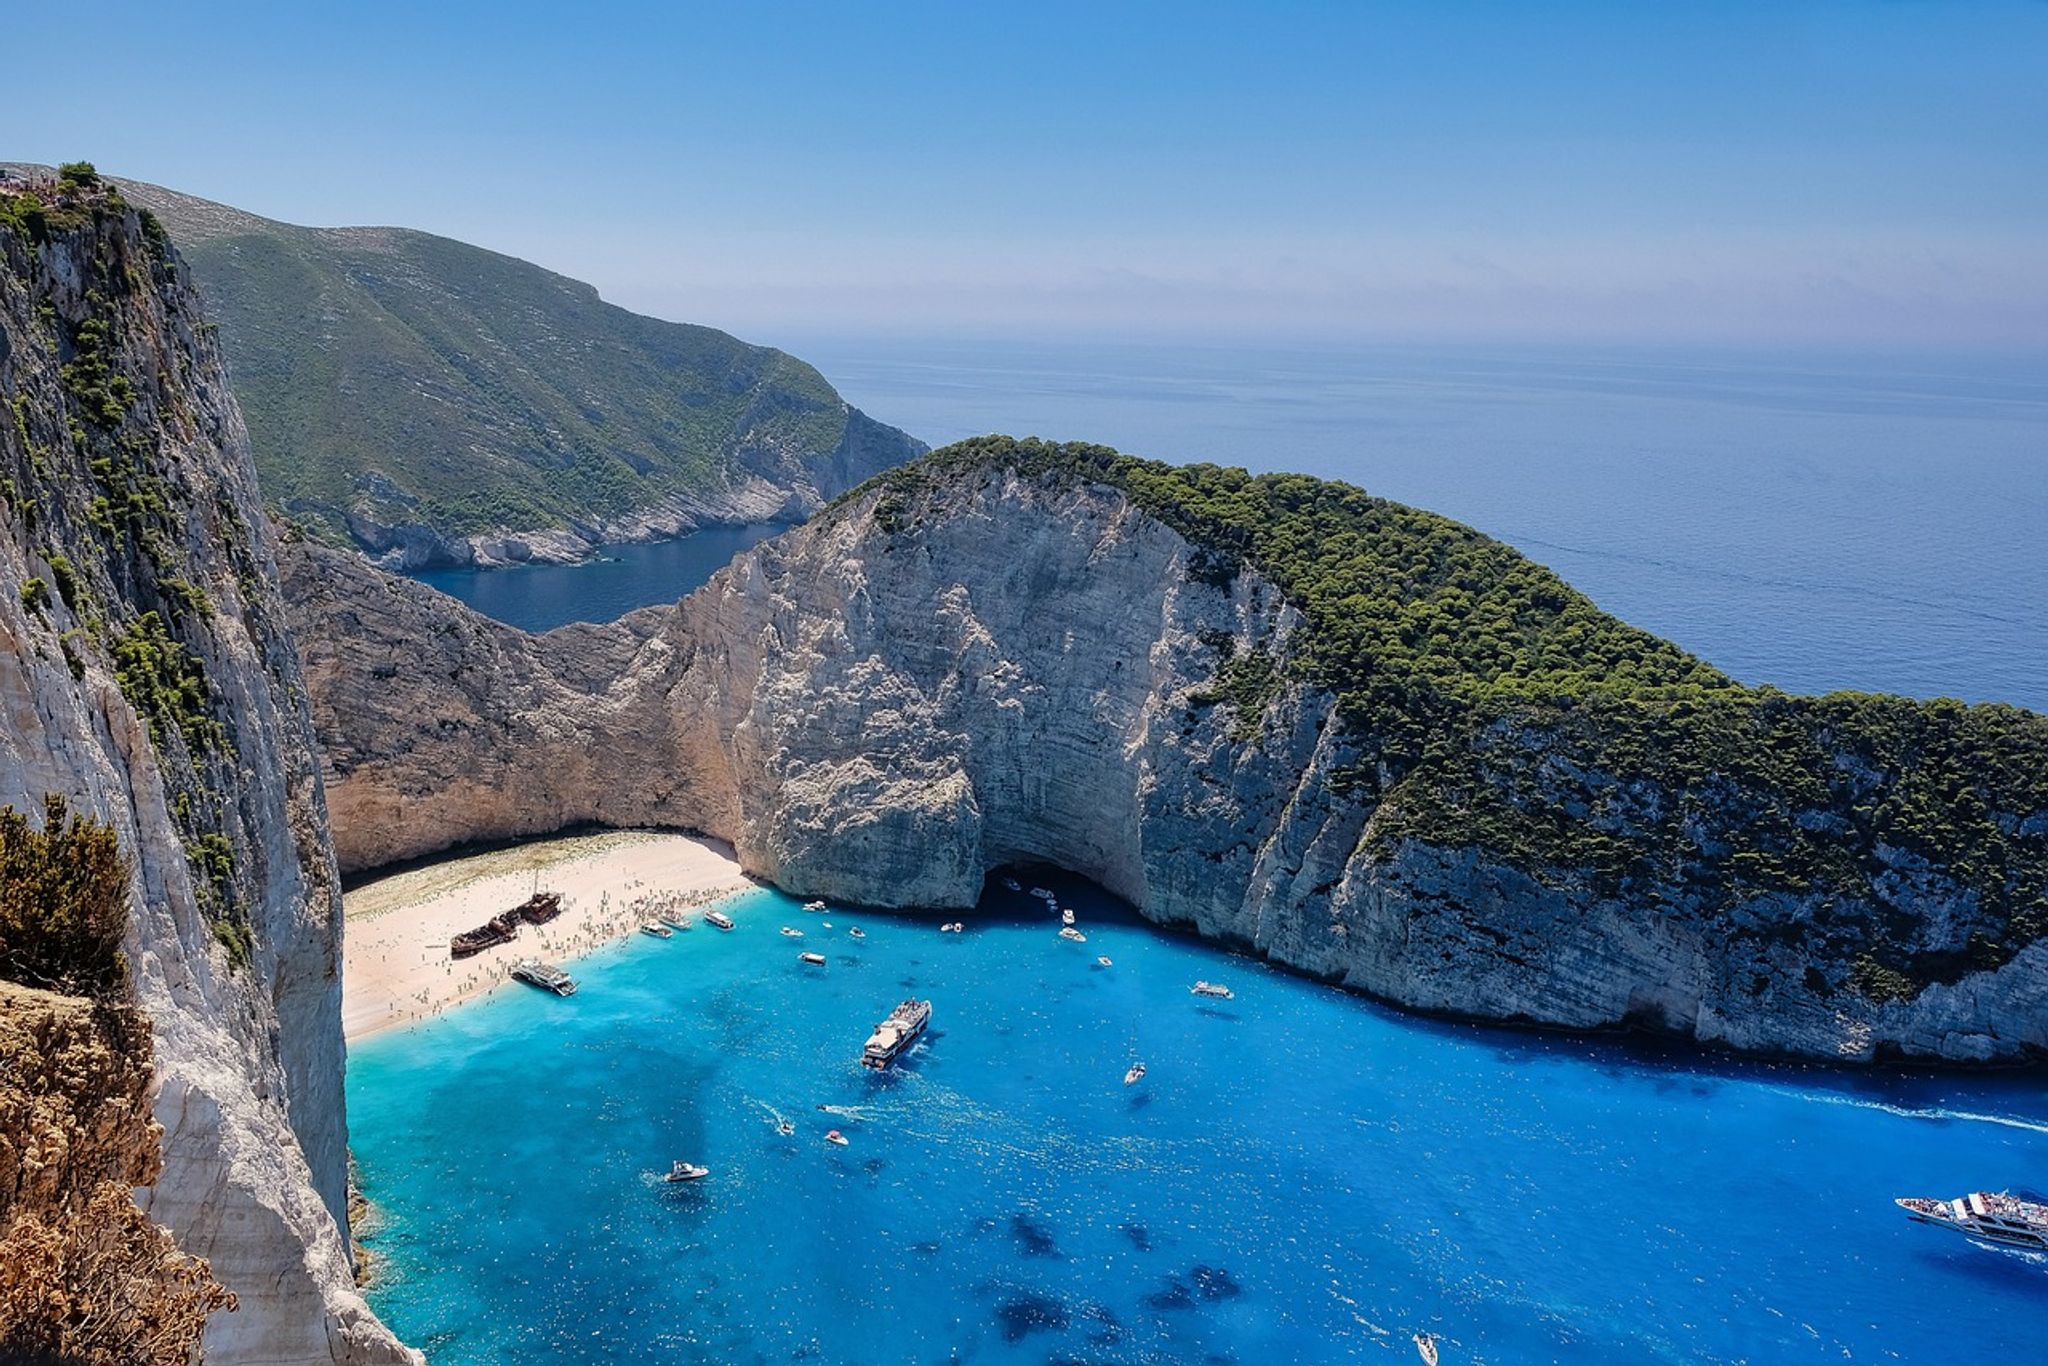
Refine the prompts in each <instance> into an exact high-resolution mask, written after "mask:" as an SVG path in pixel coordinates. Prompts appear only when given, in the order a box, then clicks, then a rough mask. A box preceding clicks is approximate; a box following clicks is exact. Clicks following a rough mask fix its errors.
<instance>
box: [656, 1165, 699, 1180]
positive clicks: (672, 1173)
mask: <svg viewBox="0 0 2048 1366" xmlns="http://www.w3.org/2000/svg"><path fill="white" fill-rule="evenodd" d="M709 1175H711V1168H709V1167H699V1166H696V1165H695V1164H693V1163H689V1162H677V1163H676V1164H675V1165H674V1166H672V1167H670V1168H669V1169H668V1175H667V1176H664V1177H662V1178H661V1179H662V1180H664V1181H702V1180H703V1179H704V1178H705V1177H707V1176H709Z"/></svg>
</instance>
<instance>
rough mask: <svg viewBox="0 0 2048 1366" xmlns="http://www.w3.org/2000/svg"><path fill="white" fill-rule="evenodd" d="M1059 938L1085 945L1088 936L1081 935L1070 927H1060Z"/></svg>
mask: <svg viewBox="0 0 2048 1366" xmlns="http://www.w3.org/2000/svg"><path fill="white" fill-rule="evenodd" d="M1060 938H1062V939H1065V940H1069V941H1071V942H1073V943H1076V944H1085V943H1087V942H1088V936H1087V935H1085V934H1083V933H1081V932H1080V931H1079V930H1077V929H1075V928H1074V927H1073V926H1072V925H1062V926H1060Z"/></svg>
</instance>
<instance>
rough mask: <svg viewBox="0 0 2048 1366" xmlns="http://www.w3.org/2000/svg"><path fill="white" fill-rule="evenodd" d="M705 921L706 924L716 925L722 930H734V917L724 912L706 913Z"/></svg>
mask: <svg viewBox="0 0 2048 1366" xmlns="http://www.w3.org/2000/svg"><path fill="white" fill-rule="evenodd" d="M704 920H705V923H706V924H711V925H716V926H718V928H719V929H721V930H729V929H731V928H732V917H731V916H729V915H727V914H726V913H725V912H724V911H706V912H704Z"/></svg>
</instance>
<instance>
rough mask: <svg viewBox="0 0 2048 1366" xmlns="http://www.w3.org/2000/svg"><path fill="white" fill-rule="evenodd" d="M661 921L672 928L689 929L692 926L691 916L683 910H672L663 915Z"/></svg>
mask: <svg viewBox="0 0 2048 1366" xmlns="http://www.w3.org/2000/svg"><path fill="white" fill-rule="evenodd" d="M661 923H662V924H664V925H666V926H668V927H669V928H670V929H672V930H687V929H689V928H690V917H688V916H686V915H684V914H683V913H682V912H681V911H670V912H668V913H667V914H666V915H663V916H662V917H661Z"/></svg>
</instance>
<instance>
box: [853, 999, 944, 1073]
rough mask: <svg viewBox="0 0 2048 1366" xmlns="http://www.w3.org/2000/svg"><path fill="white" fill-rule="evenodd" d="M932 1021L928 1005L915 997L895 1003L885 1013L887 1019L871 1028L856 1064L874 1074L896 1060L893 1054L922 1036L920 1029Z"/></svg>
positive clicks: (896, 1053)
mask: <svg viewBox="0 0 2048 1366" xmlns="http://www.w3.org/2000/svg"><path fill="white" fill-rule="evenodd" d="M931 1021H932V1003H931V1002H930V1001H920V1000H918V999H917V998H916V997H914V996H913V997H911V998H910V999H909V1000H907V1001H904V1002H902V1003H901V1004H899V1005H898V1006H897V1007H896V1008H895V1009H894V1010H892V1011H890V1012H889V1018H887V1019H886V1020H883V1021H882V1022H881V1023H880V1024H878V1025H876V1026H875V1032H874V1033H872V1034H870V1035H868V1041H867V1043H866V1044H865V1045H863V1046H862V1048H861V1050H860V1065H861V1066H862V1067H872V1068H875V1069H876V1070H877V1071H879V1070H880V1069H882V1068H884V1067H887V1066H888V1065H889V1064H890V1063H892V1062H894V1061H896V1058H897V1055H899V1054H900V1053H902V1052H903V1050H904V1049H906V1048H908V1047H910V1045H911V1044H912V1043H913V1042H915V1041H916V1039H917V1036H918V1035H920V1034H922V1033H924V1027H925V1026H926V1025H928V1024H930V1023H931Z"/></svg>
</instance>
